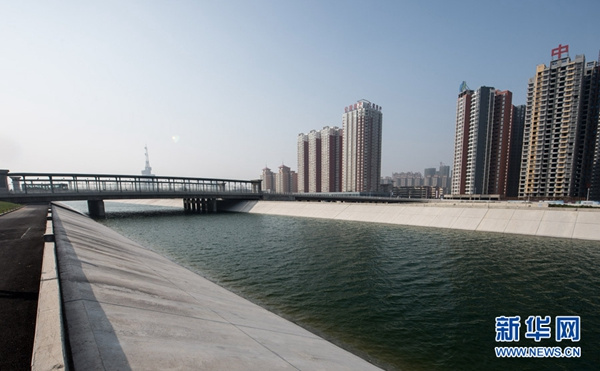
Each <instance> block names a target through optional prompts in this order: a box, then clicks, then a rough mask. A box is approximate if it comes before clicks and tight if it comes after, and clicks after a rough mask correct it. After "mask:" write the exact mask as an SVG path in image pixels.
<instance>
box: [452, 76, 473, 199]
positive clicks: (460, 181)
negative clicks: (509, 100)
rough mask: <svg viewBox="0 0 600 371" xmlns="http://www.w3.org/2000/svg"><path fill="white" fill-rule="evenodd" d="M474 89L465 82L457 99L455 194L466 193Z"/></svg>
mask: <svg viewBox="0 0 600 371" xmlns="http://www.w3.org/2000/svg"><path fill="white" fill-rule="evenodd" d="M473 93H474V92H473V90H470V89H469V88H468V87H467V84H466V83H464V82H463V84H462V85H461V87H460V93H459V94H458V99H457V101H456V128H455V135H454V162H453V169H452V187H451V188H452V189H451V193H452V194H455V195H463V194H466V193H467V192H466V179H467V154H468V153H469V129H470V127H469V124H470V122H471V100H472V97H473Z"/></svg>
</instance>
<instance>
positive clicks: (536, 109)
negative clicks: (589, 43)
mask: <svg viewBox="0 0 600 371" xmlns="http://www.w3.org/2000/svg"><path fill="white" fill-rule="evenodd" d="M564 53H568V46H562V45H561V46H559V48H557V49H554V50H553V52H552V56H553V57H554V56H557V58H556V59H554V60H552V61H551V62H550V65H549V66H546V65H545V64H541V65H538V66H537V68H536V74H535V76H534V77H532V78H531V79H529V83H528V89H527V108H526V113H525V129H524V133H523V153H522V162H521V176H520V183H519V197H520V198H524V199H529V198H534V199H536V198H541V199H565V198H571V197H575V198H585V197H587V193H588V189H589V190H590V191H592V190H594V189H597V188H598V183H597V182H594V174H593V173H594V166H595V165H596V164H597V162H596V161H597V160H594V159H595V158H598V148H597V139H598V138H597V131H598V126H599V120H600V117H599V114H598V99H599V98H598V78H599V76H598V62H596V61H594V62H590V63H586V61H585V56H583V55H578V56H576V57H575V59H571V58H570V57H569V56H566V57H562V54H564Z"/></svg>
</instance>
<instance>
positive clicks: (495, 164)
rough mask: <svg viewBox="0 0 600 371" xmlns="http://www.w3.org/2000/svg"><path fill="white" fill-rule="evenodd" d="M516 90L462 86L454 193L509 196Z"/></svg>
mask: <svg viewBox="0 0 600 371" xmlns="http://www.w3.org/2000/svg"><path fill="white" fill-rule="evenodd" d="M513 116H514V109H513V105H512V93H511V92H510V91H508V90H505V91H499V90H496V89H494V88H493V87H488V86H482V87H480V88H479V89H477V90H476V91H473V90H470V89H469V88H468V87H467V85H466V84H465V83H463V84H462V85H461V91H460V93H459V95H458V100H457V105H456V132H455V133H456V134H455V137H454V165H453V172H452V187H451V193H452V194H455V195H465V194H499V195H501V196H506V194H507V189H508V183H509V173H510V170H511V169H512V168H514V166H517V167H518V166H519V162H518V161H517V162H516V163H514V164H511V163H510V161H509V160H510V146H511V138H512V135H513Z"/></svg>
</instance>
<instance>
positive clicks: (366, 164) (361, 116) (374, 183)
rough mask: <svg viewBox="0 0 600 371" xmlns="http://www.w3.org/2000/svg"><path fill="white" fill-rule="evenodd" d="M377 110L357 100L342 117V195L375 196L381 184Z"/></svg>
mask: <svg viewBox="0 0 600 371" xmlns="http://www.w3.org/2000/svg"><path fill="white" fill-rule="evenodd" d="M382 120H383V114H382V113H381V107H380V106H378V105H376V104H373V103H371V102H369V101H368V100H365V99H361V100H359V101H358V102H356V103H354V104H352V105H350V106H348V107H345V108H344V114H343V116H342V123H343V139H342V146H343V148H342V154H343V155H342V192H378V191H379V182H380V180H381V137H382V136H381V126H382Z"/></svg>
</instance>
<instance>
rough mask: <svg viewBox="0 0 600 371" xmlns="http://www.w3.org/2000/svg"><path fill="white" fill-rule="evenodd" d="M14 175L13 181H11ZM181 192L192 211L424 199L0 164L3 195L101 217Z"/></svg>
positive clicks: (0, 193) (6, 198)
mask: <svg viewBox="0 0 600 371" xmlns="http://www.w3.org/2000/svg"><path fill="white" fill-rule="evenodd" d="M9 179H10V181H9ZM144 198H146V199H156V198H181V199H183V207H184V209H185V210H186V211H190V212H202V213H209V212H216V211H217V210H218V204H219V203H226V202H235V201H242V200H263V199H264V200H280V201H283V200H285V201H326V202H379V203H398V202H423V201H425V200H420V199H406V198H391V197H382V196H380V195H364V194H359V193H289V194H278V193H264V192H262V190H261V180H236V179H213V178H185V177H166V176H150V175H106V174H66V173H10V172H9V171H8V170H0V201H9V202H14V203H22V204H26V203H37V202H51V201H82V200H83V201H87V203H88V210H89V213H90V215H91V216H94V217H103V216H104V215H105V212H104V200H131V199H144Z"/></svg>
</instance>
